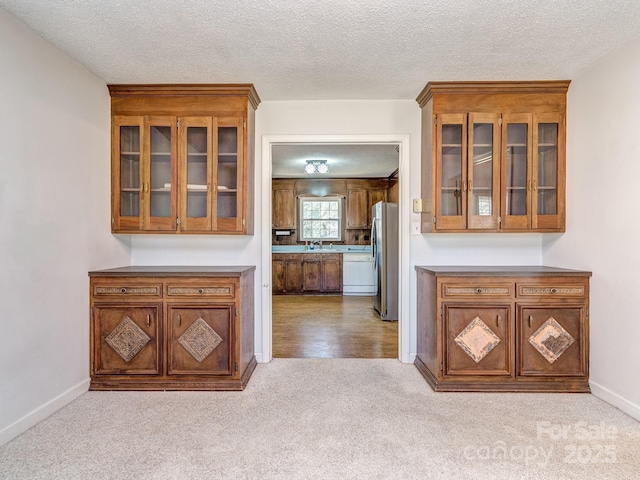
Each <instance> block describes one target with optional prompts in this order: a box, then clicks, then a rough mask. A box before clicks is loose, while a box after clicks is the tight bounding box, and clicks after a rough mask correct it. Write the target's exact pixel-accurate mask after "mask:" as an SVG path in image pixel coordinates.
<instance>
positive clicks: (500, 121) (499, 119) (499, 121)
mask: <svg viewBox="0 0 640 480" xmlns="http://www.w3.org/2000/svg"><path fill="white" fill-rule="evenodd" d="M498 125H502V115H500V117H498Z"/></svg>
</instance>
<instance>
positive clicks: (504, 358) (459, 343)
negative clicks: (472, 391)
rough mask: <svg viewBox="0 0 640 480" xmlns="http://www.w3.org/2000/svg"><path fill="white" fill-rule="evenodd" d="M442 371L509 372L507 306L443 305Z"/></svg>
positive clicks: (445, 372) (453, 373) (471, 373)
mask: <svg viewBox="0 0 640 480" xmlns="http://www.w3.org/2000/svg"><path fill="white" fill-rule="evenodd" d="M444 315H445V317H444V319H445V325H444V327H445V332H444V334H445V363H444V365H443V367H444V371H443V374H444V375H511V371H512V368H511V364H512V362H511V350H510V349H511V347H510V345H511V340H510V336H511V326H510V318H509V307H506V306H505V307H502V306H486V307H484V306H481V307H478V306H463V305H445V307H444Z"/></svg>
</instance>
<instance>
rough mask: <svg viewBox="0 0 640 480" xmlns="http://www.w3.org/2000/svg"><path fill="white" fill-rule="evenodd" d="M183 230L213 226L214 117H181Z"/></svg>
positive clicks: (181, 216)
mask: <svg viewBox="0 0 640 480" xmlns="http://www.w3.org/2000/svg"><path fill="white" fill-rule="evenodd" d="M179 130H180V134H179V143H180V178H181V179H183V181H182V183H181V185H180V209H179V210H180V230H181V231H184V232H189V231H207V230H211V203H212V200H211V199H212V195H211V175H212V173H211V169H212V164H213V153H212V147H213V140H212V139H213V120H212V119H211V117H182V118H181V119H180V129H179Z"/></svg>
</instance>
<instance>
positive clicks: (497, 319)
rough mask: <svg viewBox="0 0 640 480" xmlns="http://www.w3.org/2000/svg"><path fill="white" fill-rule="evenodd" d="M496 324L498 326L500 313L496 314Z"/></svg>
mask: <svg viewBox="0 0 640 480" xmlns="http://www.w3.org/2000/svg"><path fill="white" fill-rule="evenodd" d="M496 326H497V327H499V326H500V315H498V316H497V317H496Z"/></svg>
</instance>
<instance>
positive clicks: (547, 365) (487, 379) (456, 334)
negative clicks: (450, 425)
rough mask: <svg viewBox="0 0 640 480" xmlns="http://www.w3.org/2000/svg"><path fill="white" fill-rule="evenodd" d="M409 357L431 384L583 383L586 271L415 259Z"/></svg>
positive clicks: (550, 387)
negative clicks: (414, 347)
mask: <svg viewBox="0 0 640 480" xmlns="http://www.w3.org/2000/svg"><path fill="white" fill-rule="evenodd" d="M416 270H417V275H418V354H417V356H416V360H415V365H416V367H417V368H418V370H419V371H420V372H421V373H422V375H423V376H424V377H425V379H426V380H427V382H428V383H429V384H430V385H431V386H432V388H433V389H434V390H436V391H540V392H588V391H589V324H588V312H589V277H590V275H591V273H590V272H584V271H575V270H567V269H560V268H552V267H416Z"/></svg>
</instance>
